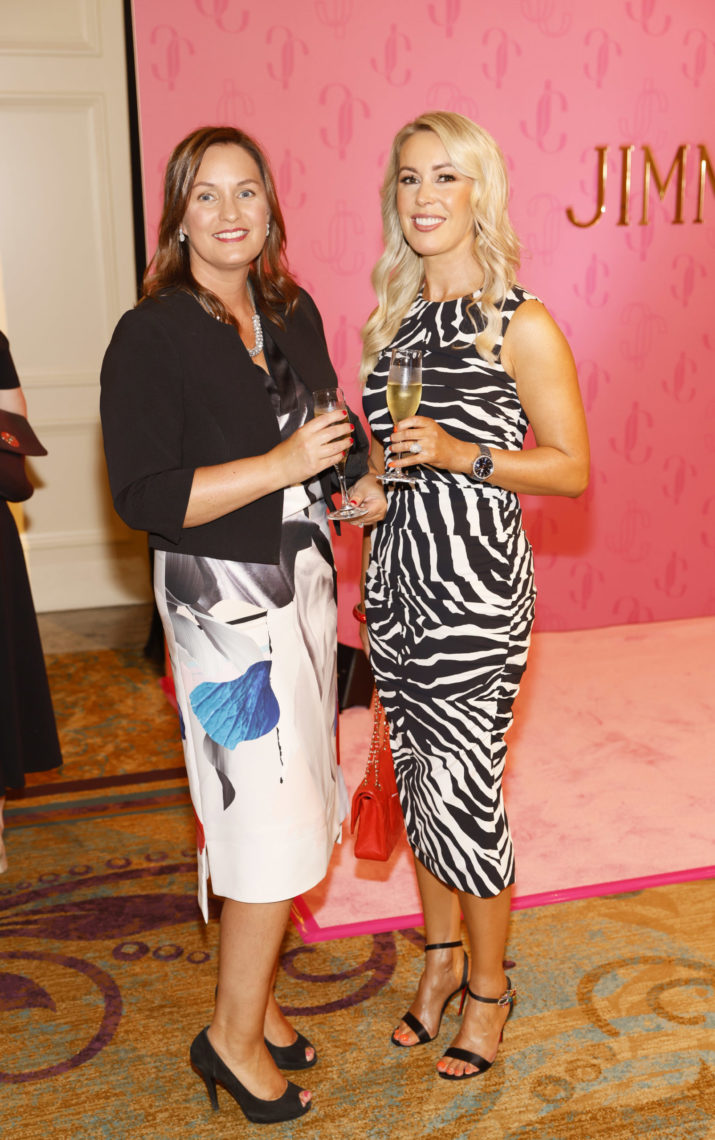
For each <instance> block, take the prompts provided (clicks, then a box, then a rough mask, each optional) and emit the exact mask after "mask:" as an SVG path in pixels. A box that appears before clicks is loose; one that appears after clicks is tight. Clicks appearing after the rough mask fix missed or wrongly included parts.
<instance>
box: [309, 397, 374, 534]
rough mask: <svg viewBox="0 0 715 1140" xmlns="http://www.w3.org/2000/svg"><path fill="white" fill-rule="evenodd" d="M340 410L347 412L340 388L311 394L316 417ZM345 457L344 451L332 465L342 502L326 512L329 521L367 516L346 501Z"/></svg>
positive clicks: (364, 510) (363, 509)
mask: <svg viewBox="0 0 715 1140" xmlns="http://www.w3.org/2000/svg"><path fill="white" fill-rule="evenodd" d="M341 409H342V410H344V411H346V412H347V404H346V403H345V396H344V395H343V390H342V388H318V390H317V391H316V392H313V412H314V414H315V415H316V416H324V415H327V413H328V412H337V411H339V410H341ZM335 426H336V428H338V427H340V424H336V425H335ZM346 438H348V439H349V438H350V437H349V436H347V437H346ZM348 450H349V448H348ZM347 457H348V452H347V451H344V452H343V456H342V459H339V460H338V462H337V463H334V464H333V466H334V467H335V470H336V471H337V473H338V480H339V482H340V495H341V497H342V502H341V504H340V506H339V507H338V509H337V511H329V512H328V518H329V519H359V518H361V517H362V516H363V515H366V514H367V510H366V508H365V507H354V506H353V505H352V504H351V503H350V500H349V499H348V489H347V486H346V483H345V462H346V460H347Z"/></svg>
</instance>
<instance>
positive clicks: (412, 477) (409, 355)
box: [378, 348, 422, 487]
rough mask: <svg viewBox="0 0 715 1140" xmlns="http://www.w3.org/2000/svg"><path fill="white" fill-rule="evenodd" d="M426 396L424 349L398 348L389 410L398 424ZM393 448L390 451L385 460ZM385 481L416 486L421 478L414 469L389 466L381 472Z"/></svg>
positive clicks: (389, 386) (389, 388)
mask: <svg viewBox="0 0 715 1140" xmlns="http://www.w3.org/2000/svg"><path fill="white" fill-rule="evenodd" d="M421 399H422V352H421V350H420V349H419V348H394V349H393V350H392V358H391V360H390V371H389V373H388V375H387V410H388V412H389V413H390V415H391V417H392V422H393V424H394V426H395V427H397V425H398V423H399V422H400V420H406V419H407V418H408V416H414V415H415V414H416V412H417V409H418V408H419V406H420V400H421ZM388 455H389V451H388V452H386V455H385V460H386V461H387V457H388ZM378 478H379V480H380V482H381V483H408V484H409V486H410V487H414V485H415V481H416V480H417V479H418V478H419V475H417V474H416V472H415V471H414V470H410V471H407V470H405V469H404V468H403V469H402V470H401V471H394V470H393V471H388V470H387V469H386V470H385V474H384V475H379V476H378Z"/></svg>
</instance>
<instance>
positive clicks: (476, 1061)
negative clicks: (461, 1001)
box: [437, 978, 516, 1081]
mask: <svg viewBox="0 0 715 1140" xmlns="http://www.w3.org/2000/svg"><path fill="white" fill-rule="evenodd" d="M506 985H507V988H506V990H505V991H504V993H503V994H502V995H501V997H498V998H488V997H482V996H481V994H475V993H472V991H471V990H470V988H469V986H467V988H466V993H467V994H468V995H469V997H470V998H474V1000H475V1001H483V1002H485V1003H486V1004H487V1005H508V1006H509V1012H508V1013H507V1015H506V1019H505V1021H504V1025H503V1026H502V1031H501V1033H500V1034H499V1044H500V1045H501V1043H502V1039H503V1037H504V1026H506V1023H507V1021H508V1020H509V1018H510V1017H511V1011H512V1010H513V1008H514V1001H515V999H516V990H515V989H514V988H513V987H512V984H511V979H510V978H507V980H506ZM460 1013H461V1009H460ZM444 1056H445V1057H452V1058H453V1059H454V1060H455V1061H466V1062H467V1064H468V1065H474V1067H475V1070H476V1072H474V1073H460V1074H457V1073H443V1072H442V1070H441V1069H438V1070H437V1073H438V1074H439V1076H440V1077H443V1078H444V1080H445V1081H466V1080H469V1078H470V1077H478V1076H479V1075H480V1074H481V1073H486V1071H487V1069H491V1067H492V1065H493V1064H494V1061H495V1060H496V1057H495V1058H494V1061H486V1060H485V1059H484V1057H480V1055H479V1053H471V1052H470V1051H469V1049H460V1048H458V1047H457V1046H456V1045H451V1046H450V1047H449V1049H445V1051H444Z"/></svg>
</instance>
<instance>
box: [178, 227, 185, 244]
mask: <svg viewBox="0 0 715 1140" xmlns="http://www.w3.org/2000/svg"><path fill="white" fill-rule="evenodd" d="M179 241H186V234H185V233H184V231H183V230H179Z"/></svg>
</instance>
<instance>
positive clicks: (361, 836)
mask: <svg viewBox="0 0 715 1140" xmlns="http://www.w3.org/2000/svg"><path fill="white" fill-rule="evenodd" d="M373 709H374V720H373V727H372V741H371V743H370V754H369V756H368V759H367V767H366V768H365V776H364V778H363V781H362V783H361V784H359V785H358V787H357V788H356V790H355V794H354V795H353V800H352V813H351V818H350V830H351V831H352V833H353V835H354V834H355V829H356V828H357V836H356V838H355V857H356V859H379V860H381V861H382V862H384V861H385V860H386V859H389V858H390V855H391V854H392V851H393V849H394V846H395V844H396V843H397V840H398V839H399V837H400V834H401V832H402V829H403V827H404V820H403V818H402V808H401V807H400V800H399V796H398V794H397V784H396V783H395V769H394V767H393V763H392V753H391V752H390V734H389V732H388V728H387V722H386V720H385V710H384V709H383V707H382V705H381V703H380V698H379V697H378V695H377V689H376V690H375V691H374V693H373Z"/></svg>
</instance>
